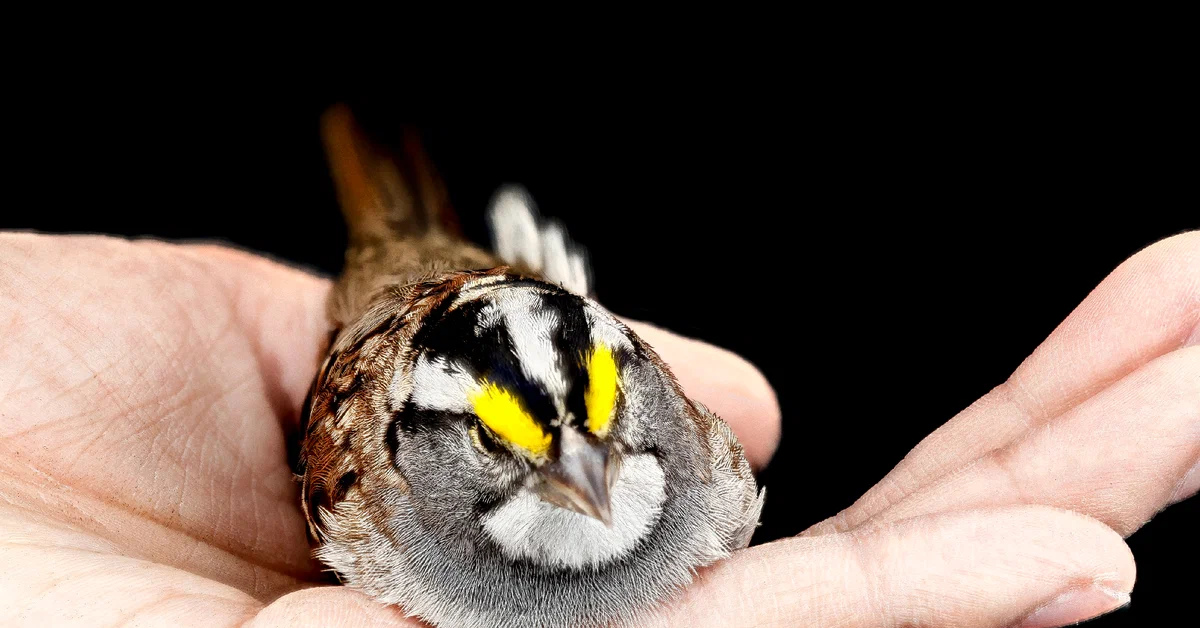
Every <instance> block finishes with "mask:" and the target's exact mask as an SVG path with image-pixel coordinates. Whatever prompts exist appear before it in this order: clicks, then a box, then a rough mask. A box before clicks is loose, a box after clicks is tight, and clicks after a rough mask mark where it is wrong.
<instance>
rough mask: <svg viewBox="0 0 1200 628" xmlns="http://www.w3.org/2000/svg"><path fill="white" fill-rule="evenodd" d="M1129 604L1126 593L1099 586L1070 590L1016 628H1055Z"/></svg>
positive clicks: (1030, 615)
mask: <svg viewBox="0 0 1200 628" xmlns="http://www.w3.org/2000/svg"><path fill="white" fill-rule="evenodd" d="M1128 603H1129V594H1128V593H1125V592H1123V591H1118V590H1116V589H1110V588H1108V587H1105V586H1102V585H1098V584H1097V585H1092V586H1090V587H1085V588H1080V589H1071V590H1069V591H1067V592H1065V593H1063V594H1062V595H1059V596H1058V597H1056V598H1054V599H1053V600H1050V601H1049V602H1047V603H1045V604H1043V605H1042V606H1039V607H1038V608H1037V610H1035V611H1033V612H1032V613H1030V614H1029V616H1028V617H1026V618H1025V620H1024V621H1022V622H1020V623H1018V624H1017V628H1057V627H1058V626H1066V625H1069V624H1077V623H1079V622H1081V621H1085V620H1088V619H1092V618H1093V617H1098V616H1100V615H1103V614H1105V613H1107V612H1110V611H1114V610H1116V609H1118V608H1121V607H1122V606H1125V605H1126V604H1128Z"/></svg>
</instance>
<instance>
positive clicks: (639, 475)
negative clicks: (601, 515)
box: [483, 454, 666, 568]
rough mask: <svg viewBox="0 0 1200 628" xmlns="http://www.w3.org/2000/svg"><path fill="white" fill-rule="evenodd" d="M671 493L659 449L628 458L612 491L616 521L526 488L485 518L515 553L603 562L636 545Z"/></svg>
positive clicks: (553, 560) (555, 560)
mask: <svg viewBox="0 0 1200 628" xmlns="http://www.w3.org/2000/svg"><path fill="white" fill-rule="evenodd" d="M665 499H666V491H665V485H664V476H663V471H662V468H661V467H660V466H659V464H658V460H657V459H656V458H655V457H654V455H653V454H638V455H635V456H630V457H628V458H626V459H625V460H624V461H623V463H622V466H621V475H620V477H619V478H618V479H617V483H616V485H615V486H614V487H613V491H612V514H613V522H612V527H611V528H609V527H605V525H604V524H603V523H601V522H600V521H597V520H595V519H592V518H591V517H587V516H584V515H581V514H578V513H574V512H571V511H569V510H565V509H563V508H559V507H558V506H554V505H552V504H549V503H547V502H544V501H542V500H541V498H539V497H538V496H537V495H535V494H534V493H533V492H531V491H530V490H529V489H525V488H522V489H521V490H520V491H519V492H518V493H517V494H516V495H515V496H514V497H513V498H512V499H510V500H508V501H507V502H505V503H504V504H503V505H501V506H498V507H497V508H496V509H495V510H493V511H492V512H491V513H489V514H488V515H487V516H486V517H485V518H484V520H483V528H484V530H485V531H486V532H487V534H488V536H490V537H491V538H492V540H493V541H495V542H496V544H497V545H499V546H500V549H501V551H503V552H504V554H505V555H506V556H507V557H509V558H510V559H521V558H525V559H529V560H532V561H534V562H535V563H538V564H541V565H546V566H553V567H571V568H583V567H593V568H594V567H598V566H600V565H603V564H605V563H608V562H610V561H612V560H615V559H618V558H620V557H621V556H624V555H625V554H627V553H628V552H629V551H630V550H632V549H633V548H634V547H635V546H636V545H637V544H638V542H639V541H641V539H642V538H643V537H644V536H646V534H647V533H648V532H649V531H650V530H651V529H652V528H653V527H654V524H655V523H656V522H657V520H658V517H659V515H660V514H661V513H662V505H663V501H664V500H665Z"/></svg>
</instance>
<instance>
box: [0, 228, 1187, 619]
mask: <svg viewBox="0 0 1200 628" xmlns="http://www.w3.org/2000/svg"><path fill="white" fill-rule="evenodd" d="M1195 241H1196V240H1195V238H1194V237H1193V238H1192V239H1191V241H1190V244H1188V245H1187V247H1184V248H1186V249H1187V251H1190V252H1188V253H1185V254H1184V257H1183V260H1184V261H1188V263H1190V264H1191V267H1190V268H1191V275H1190V276H1191V277H1193V278H1194V277H1196V276H1197V272H1196V267H1197V264H1196V254H1195V251H1196V245H1195ZM1160 247H1161V245H1160ZM1188 247H1190V248H1188ZM1172 250H1173V251H1174V249H1172ZM1171 254H1172V255H1175V254H1176V253H1171ZM1142 255H1143V256H1144V255H1146V253H1143V254H1142ZM1189 255H1190V257H1189ZM1189 260H1190V261H1189ZM1135 261H1136V258H1135ZM0 268H2V269H3V272H2V273H0V286H3V292H2V294H3V299H4V300H3V301H0V321H4V325H5V329H6V334H5V336H6V338H7V339H8V342H7V343H5V345H4V346H3V348H0V365H4V369H3V370H2V371H0V478H2V479H0V557H2V558H3V560H4V561H5V564H6V565H8V566H9V568H8V569H7V570H5V572H4V574H3V575H0V617H5V618H6V619H8V620H16V621H17V622H27V623H31V624H32V623H44V622H45V621H46V620H50V621H52V622H64V621H75V622H77V623H85V624H88V625H97V624H105V623H118V622H120V621H122V620H123V619H137V620H138V621H141V622H144V623H165V624H176V623H202V624H204V625H220V624H225V623H240V622H243V621H246V620H250V619H252V620H254V621H255V622H256V623H259V624H262V625H271V624H274V623H279V624H283V623H287V624H293V625H294V624H313V625H318V624H320V625H324V624H327V623H334V622H336V623H340V624H344V625H371V624H388V623H394V624H401V625H403V624H406V623H411V620H407V619H405V618H404V617H403V614H402V613H401V612H399V611H398V610H396V609H393V608H388V607H384V606H381V605H378V604H375V603H374V602H371V601H370V600H368V599H367V598H366V597H364V596H362V595H360V594H358V593H356V592H353V591H350V590H348V589H344V588H341V587H314V586H313V582H314V581H316V580H317V578H318V575H319V571H318V570H319V567H318V566H317V565H315V564H314V563H313V562H312V561H311V559H310V558H309V550H308V544H307V539H306V538H305V536H304V525H303V520H302V518H301V515H300V513H299V510H298V507H297V504H298V497H297V495H296V486H295V484H294V483H293V481H292V476H291V471H290V469H288V467H287V463H286V456H285V451H284V450H285V445H284V443H285V438H286V435H287V433H288V432H289V431H291V430H294V429H295V420H296V416H297V414H298V410H299V406H300V404H301V402H302V401H303V396H304V394H305V392H306V390H307V386H308V384H309V382H310V380H311V376H312V372H313V370H314V369H315V366H316V360H317V356H318V353H319V352H320V350H321V344H322V342H323V341H324V338H325V337H326V335H327V330H326V328H325V324H324V314H323V312H324V310H323V307H324V294H325V291H326V290H327V287H328V285H327V282H325V281H324V280H321V279H318V278H315V277H311V276H309V275H306V274H304V273H301V272H299V271H295V270H292V269H289V268H285V267H282V266H279V265H276V264H273V263H271V262H268V261H266V260H263V259H261V258H257V257H254V256H251V255H248V254H245V253H240V252H236V251H231V250H228V249H221V248H218V247H198V246H177V245H168V244H162V243H152V242H140V243H130V242H126V241H122V240H114V239H107V238H49V237H44V236H33V235H5V236H0ZM1118 274H1119V273H1118ZM1115 276H1116V275H1114V277H1115ZM1111 280H1112V279H1111V278H1110V281H1111ZM1195 288H1196V286H1195V281H1192V282H1191V284H1190V287H1189V285H1186V284H1185V285H1182V286H1179V287H1178V289H1179V290H1181V291H1185V293H1184V294H1178V295H1176V296H1178V297H1179V298H1180V299H1185V298H1189V297H1188V294H1187V293H1186V290H1191V293H1190V299H1191V301H1190V303H1191V306H1190V310H1188V309H1187V308H1184V309H1183V310H1181V311H1180V312H1178V313H1179V315H1180V316H1181V317H1184V318H1186V316H1191V317H1192V318H1191V320H1190V323H1191V324H1192V325H1193V326H1194V325H1195V323H1196V319H1195V316H1194V315H1195V312H1196V307H1195V302H1196V298H1195ZM1100 292H1101V291H1098V292H1097V294H1099V293H1100ZM1095 297H1096V295H1093V297H1091V298H1089V301H1091V300H1092V299H1093V298H1095ZM1085 305H1086V304H1085ZM1081 311H1082V310H1081ZM1188 312H1190V313H1188ZM1077 315H1078V313H1077ZM1184 318H1181V319H1180V320H1181V323H1180V325H1181V326H1185V323H1187V320H1184ZM1135 323H1136V321H1130V322H1129V324H1135ZM1066 327H1067V325H1064V328H1066ZM638 331H639V333H641V334H642V335H643V337H645V338H646V339H647V340H648V341H649V342H650V343H651V344H653V345H654V346H655V347H656V348H658V350H659V351H660V353H661V354H662V355H663V357H664V358H665V359H666V360H667V361H668V362H669V363H670V364H671V365H672V367H673V369H674V370H675V372H676V374H677V375H678V376H679V378H680V380H681V381H682V382H683V384H684V386H685V388H687V389H688V390H689V392H691V393H692V394H694V395H695V397H696V398H698V399H700V400H701V401H703V402H704V403H705V404H706V405H708V406H709V407H710V408H712V409H713V410H715V411H717V412H718V413H719V414H721V415H722V416H723V417H725V418H726V419H727V420H728V421H729V422H730V424H731V425H732V426H733V427H734V429H735V431H736V432H737V433H738V435H739V437H740V438H741V439H742V440H743V443H744V444H745V446H746V450H747V453H748V455H749V457H750V458H751V460H752V462H753V463H754V464H756V465H758V466H761V465H762V464H764V463H765V461H766V460H767V459H768V458H769V456H770V454H771V452H772V451H773V449H774V446H775V443H776V442H777V439H778V420H779V418H778V417H779V415H778V410H777V408H776V406H775V404H774V399H773V395H772V394H771V392H770V389H769V388H768V387H767V386H766V385H765V383H764V381H763V380H762V378H761V376H760V375H758V374H757V372H756V371H755V370H754V369H753V368H752V367H749V366H748V365H747V364H746V363H745V362H744V361H741V360H740V359H738V358H736V357H734V356H732V355H731V354H728V353H726V352H722V351H720V350H717V349H715V348H712V347H708V346H707V345H703V344H701V343H696V342H694V341H688V340H685V339H681V338H679V337H676V336H671V335H669V334H666V333H665V332H659V331H657V330H654V329H653V328H649V327H647V326H639V327H638ZM1062 331H1063V330H1062V329H1060V330H1059V332H1056V333H1058V334H1061V332H1062ZM1121 336H1122V337H1132V334H1131V332H1129V331H1128V330H1126V331H1125V332H1124V333H1122V334H1121ZM1053 341H1054V338H1052V339H1051V340H1050V341H1047V345H1044V346H1043V349H1039V354H1043V353H1045V352H1046V351H1045V347H1046V346H1049V345H1051V344H1052V343H1053ZM1154 346H1155V347H1158V346H1159V345H1154ZM1162 346H1167V345H1165V344H1164V345H1162ZM1039 354H1035V357H1036V356H1037V355H1039ZM1191 355H1192V358H1193V359H1192V363H1193V364H1194V362H1195V359H1194V354H1191ZM1053 357H1054V355H1053V354H1051V355H1050V356H1049V357H1047V358H1045V360H1046V361H1052V359H1053ZM1031 361H1032V359H1031ZM1027 364H1028V363H1027ZM1023 368H1025V367H1023ZM1191 373H1193V383H1194V373H1195V367H1192V370H1191ZM1054 374H1055V375H1056V376H1058V377H1065V376H1066V375H1069V374H1072V373H1065V372H1059V371H1055V373H1054ZM1103 381H1107V380H1097V379H1093V380H1087V381H1085V382H1084V383H1083V384H1081V386H1082V387H1081V388H1080V390H1087V391H1088V392H1089V396H1088V397H1089V398H1094V397H1096V396H1097V395H1099V394H1100V392H1101V391H1098V390H1094V389H1095V387H1096V385H1097V382H1103ZM1121 381H1126V380H1125V379H1122V380H1121ZM1047 385H1048V386H1050V388H1056V387H1055V386H1054V385H1053V384H1047ZM1062 385H1064V384H1059V386H1062ZM1166 385H1168V386H1170V385H1171V384H1170V383H1169V382H1167V383H1166ZM1105 390H1107V388H1106V389H1105ZM1173 390H1176V392H1177V393H1178V398H1179V399H1186V398H1188V397H1189V395H1190V398H1192V399H1193V401H1194V399H1195V397H1196V390H1195V388H1194V387H1193V388H1191V389H1188V388H1186V387H1184V388H1176V389H1173ZM1077 396H1078V395H1077ZM1076 401H1078V400H1077V399H1076ZM978 405H979V404H976V406H973V408H976V407H977V406H978ZM1076 407H1078V404H1077V405H1076ZM969 412H970V410H968V413H969ZM968 413H964V416H968ZM1060 414H1061V413H1060ZM1055 416H1057V415H1055ZM1062 416H1064V417H1065V416H1066V415H1062ZM960 418H961V417H960ZM1061 420H1062V418H1056V419H1054V423H1058V422H1059V421H1061ZM955 421H959V419H956V420H955ZM954 424H955V423H954V422H952V423H951V424H948V427H947V428H943V430H945V429H949V426H950V425H954ZM1185 427H1186V426H1185ZM1190 430H1191V432H1190V433H1189V432H1187V430H1182V431H1180V432H1177V433H1176V435H1175V436H1174V438H1175V440H1174V441H1172V442H1173V443H1174V446H1173V447H1168V445H1170V443H1165V442H1162V443H1160V442H1158V441H1155V442H1153V443H1139V444H1138V445H1137V447H1138V448H1140V451H1142V452H1143V453H1144V454H1145V456H1144V458H1154V457H1156V455H1158V457H1160V458H1161V457H1162V456H1161V455H1159V454H1161V453H1162V451H1161V449H1162V448H1163V447H1168V448H1169V449H1170V452H1171V454H1172V455H1174V454H1175V453H1177V452H1178V450H1180V449H1186V447H1180V446H1179V443H1185V444H1188V443H1190V444H1191V445H1192V446H1193V449H1192V451H1191V461H1192V462H1193V463H1194V461H1195V459H1196V451H1195V443H1196V442H1197V438H1196V437H1195V431H1196V427H1195V416H1194V415H1193V416H1192V423H1191V424H1190ZM1189 435H1190V436H1189ZM1189 437H1190V439H1191V440H1190V441H1189V440H1187V439H1188V438H1189ZM934 438H936V436H935V437H934ZM1028 440H1030V439H1026V441H1028ZM1026 441H1021V442H1026ZM975 442H977V441H972V442H971V443H970V444H975ZM1087 442H1088V441H1084V442H1082V443H1079V442H1076V443H1074V446H1085V448H1084V449H1082V450H1080V451H1081V454H1087V451H1088V450H1087V449H1086V445H1087ZM962 444H965V443H959V445H962ZM950 445H954V443H950ZM922 447H925V450H922V448H920V447H919V448H918V449H917V450H916V451H914V454H913V456H910V457H909V459H907V460H906V463H905V464H906V465H908V466H909V467H910V468H911V467H912V466H913V465H914V464H915V465H916V467H917V468H922V469H923V468H925V466H924V464H922V463H921V460H922V459H929V460H938V461H942V462H944V463H945V465H946V466H947V468H954V464H955V463H956V462H955V461H956V460H971V459H972V458H969V457H967V456H968V455H969V453H970V452H958V451H957V450H955V449H954V447H949V448H947V447H942V448H930V447H929V446H926V445H923V446H922ZM983 453H986V452H983ZM935 454H936V455H935ZM1184 454H1186V451H1185V452H1184ZM980 455H982V454H980ZM977 457H978V456H977ZM1035 459H1038V460H1040V458H1037V457H1036V456H1035ZM914 460H915V462H914ZM1167 467H1170V465H1167ZM903 468H904V465H902V466H901V467H898V469H897V472H896V473H900V472H902V469H903ZM1021 468H1025V467H1023V466H1022V467H1021ZM1160 471H1162V473H1161V474H1159V475H1156V476H1154V477H1146V476H1145V475H1137V476H1136V477H1134V478H1131V479H1129V481H1130V482H1142V483H1149V484H1150V485H1151V486H1152V487H1153V486H1160V485H1162V483H1163V482H1166V481H1167V479H1169V478H1167V475H1169V472H1173V471H1174V467H1170V468H1166V467H1164V468H1163V469H1161V470H1160ZM893 475H895V473H894V474H893ZM936 475H938V474H932V473H931V474H929V475H928V476H926V477H924V481H923V483H922V482H916V481H914V482H913V483H912V485H911V488H912V490H911V491H910V492H909V493H910V494H911V495H914V496H920V495H922V494H923V492H922V490H921V489H922V487H926V486H936V485H937V482H936V481H934V480H936V477H935V476H936ZM1193 475H1194V474H1193ZM1179 476H1182V473H1180V474H1179ZM889 477H891V476H889ZM1086 477H1087V473H1083V472H1080V473H1076V472H1072V478H1086ZM1081 482H1082V480H1081ZM1192 484H1194V482H1193V483H1192ZM1038 486H1042V487H1043V488H1047V487H1046V483H1044V482H1043V483H1041V484H1038ZM1079 486H1080V487H1083V486H1084V484H1082V483H1081V484H1079ZM1181 486H1182V489H1181V490H1184V491H1186V490H1187V489H1188V486H1192V485H1181ZM1049 488H1053V485H1052V484H1051V485H1050V486H1049V487H1048V488H1047V490H1046V491H1043V492H1042V493H1038V492H1032V493H1030V492H1026V493H1024V495H1025V496H1026V498H1023V499H1019V500H1017V499H1014V500H1008V501H998V502H996V503H987V504H974V503H968V504H967V505H987V506H989V508H986V509H973V510H967V511H961V512H951V511H954V510H955V505H954V504H953V503H951V502H950V500H946V499H942V500H941V501H936V500H935V501H934V502H932V504H931V505H930V506H928V507H926V508H925V509H924V510H923V511H922V510H921V509H919V508H918V509H916V511H920V512H919V516H916V517H914V518H911V519H907V520H904V521H896V520H895V519H889V518H888V515H887V514H886V513H888V512H891V509H890V508H888V507H887V506H888V504H884V507H882V508H879V507H876V508H875V509H873V510H867V509H860V510H857V511H856V510H854V509H852V510H851V511H847V513H844V514H845V516H844V517H843V518H842V520H841V521H842V523H841V524H840V527H839V526H837V525H829V526H825V528H823V529H828V530H832V532H830V533H829V534H819V535H818V534H814V535H813V536H809V537H802V538H798V539H790V540H787V541H782V542H777V543H772V544H768V545H764V546H759V547H755V548H750V549H748V550H745V551H743V552H739V553H738V554H737V555H735V556H734V557H733V558H731V559H730V560H729V561H726V562H724V563H722V564H721V565H718V566H715V567H714V568H711V569H708V570H705V571H704V572H703V573H702V576H701V578H700V581H699V582H698V583H697V584H696V586H694V587H692V588H691V589H689V591H688V592H687V593H686V594H685V596H684V597H683V599H682V600H680V601H678V602H676V603H674V604H672V605H671V607H670V608H669V609H667V610H666V611H665V612H664V614H663V615H662V616H661V617H659V618H658V619H659V620H660V621H661V622H663V623H665V622H667V621H669V620H682V619H683V618H684V617H689V618H690V621H691V623H695V624H702V625H704V624H712V625H739V624H740V625H755V624H761V623H776V624H781V625H794V624H803V625H824V624H838V625H879V624H884V625H886V624H888V623H889V622H892V623H903V622H906V621H911V622H914V623H915V622H927V623H929V625H981V626H986V625H1007V624H1010V623H1013V622H1014V621H1017V620H1019V619H1020V618H1021V617H1022V616H1023V615H1024V614H1026V613H1028V612H1030V611H1032V610H1034V609H1036V608H1037V607H1038V606H1039V605H1041V604H1043V603H1044V602H1046V601H1048V600H1050V599H1053V598H1055V597H1057V596H1058V595H1059V594H1061V593H1062V592H1064V591H1068V590H1079V591H1088V590H1089V589H1088V586H1089V585H1091V584H1093V583H1098V584H1099V585H1101V586H1102V589H1101V590H1100V593H1101V595H1100V596H1099V597H1091V598H1083V599H1082V600H1081V601H1082V602H1085V603H1087V602H1090V603H1091V607H1089V608H1090V609H1091V610H1093V611H1101V610H1104V609H1105V608H1107V607H1110V606H1111V605H1112V604H1119V603H1120V601H1121V599H1122V598H1121V595H1122V594H1124V593H1125V592H1127V591H1128V590H1129V588H1130V587H1131V586H1132V579H1133V568H1132V560H1131V558H1130V557H1129V555H1128V551H1127V550H1126V549H1125V547H1124V544H1123V543H1122V542H1121V540H1120V538H1119V537H1118V536H1117V535H1116V534H1114V533H1113V532H1111V531H1110V530H1109V529H1108V528H1107V527H1105V526H1104V525H1102V524H1100V523H1098V522H1096V521H1094V520H1092V519H1088V518H1086V517H1083V516H1080V515H1075V514H1071V513H1067V512H1063V511H1060V510H1056V509H1052V508H1045V507H1029V506H1009V507H1004V505H1006V504H1021V503H1050V504H1053V505H1062V504H1059V503H1058V502H1056V501H1055V500H1054V499H1050V498H1049V497H1051V496H1049V495H1043V493H1048V492H1050V491H1049ZM1081 490H1082V489H1081ZM1191 490H1193V491H1194V486H1192V488H1191ZM1135 492H1136V491H1135ZM1145 492H1148V491H1141V493H1145ZM1030 495H1035V496H1037V497H1038V499H1028V497H1029V496H1030ZM870 496H871V494H870V493H869V494H868V496H867V498H869V497H870ZM1042 497H1046V499H1044V500H1043V499H1041V498H1042ZM867 498H864V500H867ZM913 499H917V497H914V498H913ZM906 501H907V500H906ZM1102 501H1103V500H1086V499H1085V500H1084V502H1085V504H1084V505H1085V506H1087V505H1091V504H1094V503H1101V502H1102ZM860 503H863V502H860ZM871 503H874V502H871ZM904 503H905V502H901V503H900V504H898V506H903V505H904ZM916 503H920V502H919V501H918V502H916ZM927 503H928V502H927ZM1110 505H1115V504H1110ZM992 506H999V507H992ZM906 507H907V506H906ZM856 508H859V507H858V506H856ZM855 512H859V513H868V512H869V513H870V514H868V515H857V516H862V517H863V520H866V519H871V521H872V522H871V523H869V524H867V525H859V524H860V523H861V522H860V521H858V520H857V519H856V518H855V516H856V515H855V514H854V513H855ZM1089 514H1093V513H1089ZM905 516H907V515H905ZM1147 516H1148V515H1147ZM1143 520H1144V519H1143ZM823 529H817V530H814V531H813V532H814V533H815V532H818V531H822V530H823ZM843 529H844V530H845V531H839V530H843ZM1106 591H1107V593H1106ZM1109 593H1112V594H1113V595H1110V594H1109ZM1080 618H1082V617H1080ZM1064 619H1070V618H1064ZM939 622H940V623H939Z"/></svg>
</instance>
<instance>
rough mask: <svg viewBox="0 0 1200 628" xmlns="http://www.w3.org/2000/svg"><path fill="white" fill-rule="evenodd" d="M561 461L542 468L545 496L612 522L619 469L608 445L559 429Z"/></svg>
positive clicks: (540, 491) (540, 489)
mask: <svg viewBox="0 0 1200 628" xmlns="http://www.w3.org/2000/svg"><path fill="white" fill-rule="evenodd" d="M560 434H561V435H560V436H559V445H560V452H561V453H560V454H559V457H558V460H556V461H555V462H552V463H550V464H548V465H546V466H544V467H542V468H541V469H540V470H539V473H540V474H541V483H540V484H539V485H538V495H540V496H541V498H542V499H544V500H546V501H548V502H550V503H551V504H554V505H556V506H560V507H562V508H566V509H567V510H571V511H573V512H577V513H579V514H581V515H587V516H589V517H594V518H596V519H599V520H600V521H602V522H603V523H604V525H606V526H608V525H612V503H611V501H610V497H609V489H611V488H612V485H613V484H615V483H616V479H617V474H618V473H619V471H620V466H619V462H618V459H617V457H616V456H615V455H613V454H612V453H611V452H610V450H609V448H608V447H605V446H604V445H597V444H594V443H591V442H589V441H588V439H587V437H585V436H584V435H583V434H581V433H579V431H578V430H576V429H574V428H572V427H570V426H564V427H563V428H562V430H561V432H560Z"/></svg>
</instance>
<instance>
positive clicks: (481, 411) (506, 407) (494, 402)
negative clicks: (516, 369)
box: [471, 382, 551, 459]
mask: <svg viewBox="0 0 1200 628" xmlns="http://www.w3.org/2000/svg"><path fill="white" fill-rule="evenodd" d="M471 405H472V406H474V408H475V415H476V416H478V417H479V420H480V421H481V422H482V423H483V424H484V425H485V426H486V427H487V429H488V431H490V432H491V433H492V434H493V435H495V436H496V437H497V438H499V439H500V440H502V441H504V442H505V443H507V444H509V445H512V446H514V447H516V448H517V449H520V450H521V451H523V452H525V453H526V454H528V455H529V457H531V458H535V459H536V458H545V457H546V455H547V454H548V452H549V451H550V440H551V437H550V435H549V434H547V433H546V432H545V430H543V429H542V427H541V426H540V425H538V423H537V421H534V420H533V417H532V416H530V415H529V413H528V412H526V411H525V409H524V408H522V407H521V404H520V402H518V401H517V399H516V397H514V396H513V395H512V393H510V392H508V391H507V390H505V389H503V388H501V387H499V386H497V385H496V384H494V383H491V382H483V385H482V386H480V387H479V389H478V390H476V391H475V392H473V393H471Z"/></svg>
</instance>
